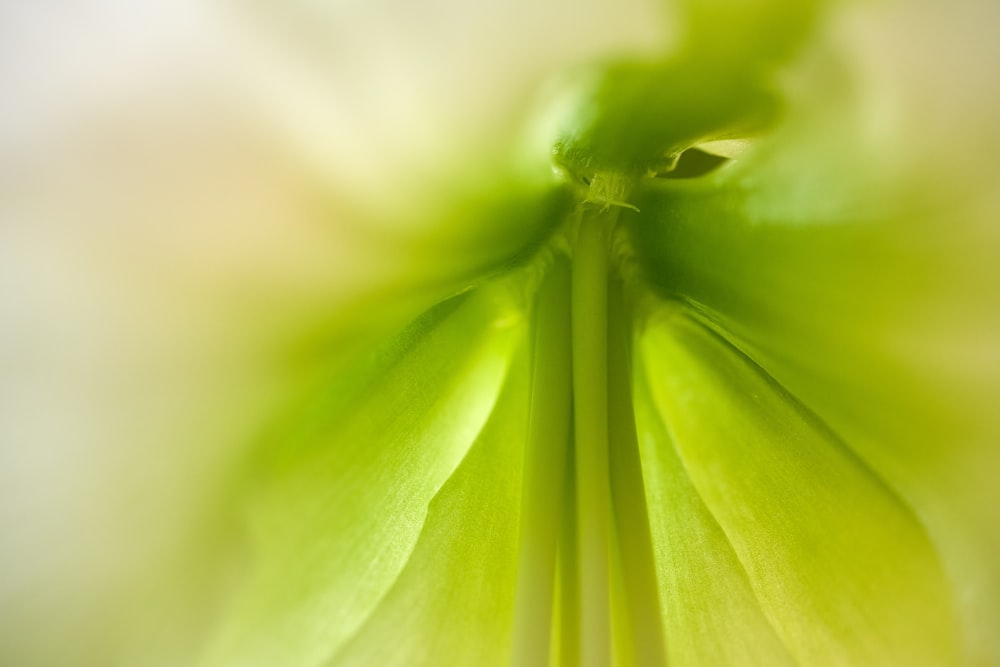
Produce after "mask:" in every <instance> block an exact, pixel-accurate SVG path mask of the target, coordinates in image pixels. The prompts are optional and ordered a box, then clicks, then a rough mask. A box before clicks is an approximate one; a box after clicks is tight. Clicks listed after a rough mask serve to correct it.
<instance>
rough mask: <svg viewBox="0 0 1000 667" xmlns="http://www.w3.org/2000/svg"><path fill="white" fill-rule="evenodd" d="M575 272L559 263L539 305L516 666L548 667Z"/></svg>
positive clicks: (516, 615) (567, 414)
mask: <svg viewBox="0 0 1000 667" xmlns="http://www.w3.org/2000/svg"><path fill="white" fill-rule="evenodd" d="M569 296H570V268H569V261H568V260H567V259H566V258H565V257H557V258H556V259H555V261H554V263H553V266H552V267H551V268H550V270H549V271H548V274H547V275H546V278H545V280H544V282H543V283H542V286H541V288H540V290H539V294H538V298H537V301H536V304H535V312H536V316H535V322H536V325H535V331H534V346H533V350H532V354H533V357H534V360H533V363H532V368H533V371H532V373H533V375H532V386H531V412H530V417H529V426H528V428H529V432H528V439H527V445H526V447H527V448H526V451H525V462H524V482H523V491H522V495H521V498H522V501H521V535H520V540H521V541H520V552H519V554H518V579H517V591H516V597H515V602H514V637H513V648H512V652H511V665H514V666H517V667H536V666H537V667H545V666H546V665H547V664H548V660H549V650H550V649H549V642H550V633H551V626H552V602H553V600H552V597H553V594H554V589H555V568H556V548H557V541H558V539H559V534H560V525H561V523H562V522H563V521H565V520H566V517H565V516H564V515H563V512H562V508H563V506H564V505H565V502H564V492H563V488H564V486H565V477H566V475H567V455H568V450H569V441H570V426H571V407H572V396H571V390H572V387H571V377H572V359H571V355H570V346H569V345H568V341H569V339H570V335H571V332H570V298H569Z"/></svg>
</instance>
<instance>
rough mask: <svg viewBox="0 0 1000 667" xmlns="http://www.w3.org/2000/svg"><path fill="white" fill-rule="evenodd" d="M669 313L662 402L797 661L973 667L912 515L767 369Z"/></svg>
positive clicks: (652, 329) (680, 447)
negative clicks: (964, 665) (964, 657)
mask: <svg viewBox="0 0 1000 667" xmlns="http://www.w3.org/2000/svg"><path fill="white" fill-rule="evenodd" d="M664 310H665V312H663V313H661V314H660V315H659V316H657V317H655V319H653V320H652V321H651V322H650V323H649V325H648V329H647V331H646V332H645V333H644V334H643V336H642V343H641V354H642V358H643V359H644V360H645V362H646V374H647V378H648V380H649V383H650V389H651V392H652V396H653V400H654V402H655V404H656V406H657V407H658V408H659V412H660V414H661V416H662V418H663V420H664V424H665V426H666V428H667V430H668V432H669V433H670V439H671V441H672V442H673V443H674V444H675V446H676V448H677V452H678V454H679V455H680V459H681V460H682V461H683V463H684V468H685V470H686V471H687V474H688V475H689V477H690V480H691V483H692V484H693V486H694V488H696V489H697V491H698V493H699V494H700V496H701V498H702V499H703V500H704V502H705V506H706V507H707V508H708V510H709V511H710V512H711V513H712V515H713V516H714V517H715V520H716V521H718V525H719V527H720V528H721V529H722V531H723V532H724V533H725V535H726V538H728V541H729V543H730V544H731V545H732V549H733V551H734V552H735V554H736V556H737V557H738V558H739V561H740V563H741V564H742V566H743V568H744V569H745V570H746V573H747V576H748V579H749V582H750V585H751V587H752V588H753V591H754V593H755V594H756V596H757V599H758V600H759V602H760V606H761V610H762V611H763V613H764V615H765V616H766V617H767V618H768V620H769V621H770V622H771V624H772V625H773V626H774V629H775V631H776V632H777V634H778V636H779V637H780V638H781V639H782V641H783V642H784V643H785V645H786V646H787V648H788V650H789V652H790V653H791V655H792V656H793V657H794V658H795V659H796V660H797V661H798V662H800V663H801V664H804V665H885V664H907V665H928V667H930V666H931V665H937V666H941V665H954V664H960V663H959V651H958V648H957V646H958V641H957V638H956V637H957V633H956V623H955V617H954V614H953V611H952V608H953V600H952V597H951V591H950V589H949V587H948V585H947V582H946V580H945V577H944V574H943V571H942V569H941V567H940V564H939V562H938V560H937V555H936V553H935V552H934V549H933V547H932V545H931V542H930V540H929V539H928V537H927V535H926V534H925V531H924V529H923V526H922V525H921V524H920V522H919V521H918V519H917V517H916V515H915V514H914V513H913V512H912V510H911V509H910V508H909V507H907V506H906V504H905V503H904V502H903V501H902V500H901V499H900V498H899V497H898V496H896V494H895V493H894V492H893V491H892V489H891V488H889V487H888V486H886V485H885V483H884V481H883V480H881V479H880V478H878V477H877V476H876V475H875V474H874V473H873V472H872V471H871V470H869V469H868V468H866V467H865V465H864V464H863V463H862V462H861V461H860V460H859V459H858V458H856V457H855V456H854V454H853V453H852V452H851V451H850V450H849V449H848V448H847V447H846V446H845V445H844V444H843V442H842V441H840V439H839V438H838V437H837V435H836V434H834V433H833V432H831V431H830V430H829V428H827V427H826V426H825V425H824V424H822V422H820V421H819V420H818V419H817V418H816V417H815V415H813V414H812V413H810V412H809V411H808V409H807V408H806V407H805V406H803V405H801V404H800V403H798V402H797V401H796V400H795V399H794V398H793V397H791V396H790V395H789V394H788V393H787V392H786V391H785V390H784V389H782V388H781V387H780V386H779V385H778V384H777V383H776V382H775V381H774V380H773V379H772V378H770V377H769V376H768V375H767V374H766V373H765V372H764V371H763V370H762V369H761V368H760V367H758V366H757V365H756V364H754V363H753V362H752V361H751V360H750V359H748V358H747V357H746V356H744V355H743V354H742V353H740V352H739V351H738V350H736V349H735V348H734V347H732V345H731V344H730V343H728V342H726V341H725V340H723V339H722V338H721V337H720V336H718V335H717V334H715V333H714V332H712V331H711V330H709V329H708V328H706V327H705V326H704V325H703V324H700V323H699V322H698V321H697V319H695V317H694V316H693V315H692V314H691V313H690V312H689V311H688V310H687V309H685V308H684V307H682V306H677V307H675V308H672V309H671V308H669V307H666V308H665V309H664Z"/></svg>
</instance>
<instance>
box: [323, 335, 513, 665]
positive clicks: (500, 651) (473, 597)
mask: <svg viewBox="0 0 1000 667" xmlns="http://www.w3.org/2000/svg"><path fill="white" fill-rule="evenodd" d="M525 352H526V349H524V348H523V347H522V348H521V349H519V350H517V351H515V352H514V354H515V357H514V359H513V360H512V361H511V368H510V371H509V373H508V375H507V378H506V380H505V385H504V388H503V390H502V392H501V394H500V397H499V398H498V400H497V403H496V406H495V408H494V410H493V413H492V415H491V416H490V418H489V421H488V422H487V423H486V425H485V426H484V427H483V430H482V432H481V433H480V434H479V437H478V439H477V440H476V442H475V444H474V445H473V446H472V448H471V449H470V450H469V452H468V454H467V455H466V457H465V459H464V460H463V461H462V463H461V465H460V466H459V467H458V469H457V470H455V472H454V474H453V475H452V476H451V477H450V478H449V480H448V482H447V483H446V484H445V485H444V486H443V487H442V488H441V490H440V491H439V492H438V494H437V495H436V496H435V497H434V499H433V500H432V501H431V503H430V507H429V509H428V513H427V520H426V522H425V523H424V529H423V532H422V533H421V535H420V540H419V541H418V542H417V544H416V547H415V549H414V551H413V554H412V555H411V556H410V559H409V560H408V562H407V564H406V568H405V569H404V570H403V571H402V573H401V574H400V576H399V578H398V579H397V581H396V583H395V585H394V586H393V587H392V589H391V590H390V591H389V592H388V593H387V594H386V595H385V597H384V598H383V600H382V602H381V603H380V604H379V605H378V607H377V608H376V609H375V610H374V611H373V612H372V614H371V615H370V617H369V618H368V620H367V621H366V623H365V624H364V625H363V626H362V627H361V628H359V630H358V631H357V633H356V634H355V635H354V636H353V637H352V638H351V640H350V641H349V642H347V644H346V645H345V646H344V647H343V648H342V649H341V650H340V651H338V652H337V653H336V656H335V657H334V658H333V660H332V661H330V662H329V663H328V664H330V665H336V666H344V667H347V666H351V665H357V666H358V667H365V666H367V665H386V666H387V667H388V666H391V665H399V666H400V667H404V666H406V667H409V666H411V665H412V666H414V667H416V666H419V665H427V666H429V667H430V666H435V665H440V664H441V663H442V661H444V662H447V663H449V664H454V665H483V666H484V667H486V666H488V665H495V666H497V667H499V666H501V665H506V664H508V662H507V661H508V656H509V652H510V647H511V632H512V620H513V611H514V593H515V590H516V581H517V562H518V560H517V548H518V526H519V521H518V509H519V507H520V505H521V498H520V493H521V471H522V465H521V464H522V455H523V453H524V435H525V433H526V431H527V428H528V426H527V419H528V400H527V398H528V395H529V383H528V372H527V371H528V368H527V364H526V361H527V359H526V355H525Z"/></svg>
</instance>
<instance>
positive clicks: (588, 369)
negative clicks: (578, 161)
mask: <svg viewBox="0 0 1000 667" xmlns="http://www.w3.org/2000/svg"><path fill="white" fill-rule="evenodd" d="M615 216H617V210H612V209H609V208H608V207H602V208H598V207H596V206H587V205H585V206H584V209H583V210H582V212H581V221H580V225H579V229H578V233H577V238H576V245H575V248H574V253H573V278H572V322H573V343H572V348H573V403H574V405H573V407H574V425H575V434H574V439H575V443H576V450H575V453H576V484H577V506H576V515H577V539H578V545H579V546H578V548H579V552H578V553H579V555H580V561H579V576H580V664H581V666H582V667H607V665H610V664H611V641H610V634H611V632H610V619H609V604H610V596H609V583H610V577H609V574H610V570H609V567H610V549H611V544H610V535H611V489H610V481H609V473H608V363H607V362H608V350H607V337H608V328H607V321H608V320H607V306H608V303H607V298H608V248H609V244H608V238H609V234H610V229H611V227H612V225H613V223H614V217H615Z"/></svg>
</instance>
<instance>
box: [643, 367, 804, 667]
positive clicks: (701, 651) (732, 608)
mask: <svg viewBox="0 0 1000 667" xmlns="http://www.w3.org/2000/svg"><path fill="white" fill-rule="evenodd" d="M640 368H641V367H640ZM647 382H648V381H647V378H646V371H645V370H644V369H643V370H639V371H638V372H637V377H636V399H635V413H636V424H637V428H638V431H639V442H640V452H641V456H642V475H643V482H644V484H645V487H646V500H647V506H648V512H649V515H650V526H651V529H652V537H653V548H654V553H655V554H656V573H657V579H658V581H659V592H660V605H661V609H662V612H661V616H660V618H661V619H662V621H661V622H662V623H663V631H664V634H665V636H666V638H667V641H666V645H667V656H668V660H669V664H671V665H676V666H677V667H699V666H701V665H717V666H718V667H726V666H727V665H731V666H733V667H739V666H741V665H747V666H750V665H760V666H761V667H772V666H773V667H779V666H780V665H795V664H796V662H795V660H793V659H792V657H791V655H789V653H788V651H787V649H786V648H785V646H784V644H783V643H782V642H781V640H780V639H779V638H778V635H777V634H775V632H774V629H773V628H772V627H771V625H770V622H769V621H768V620H767V618H766V617H765V616H764V614H763V613H762V611H761V607H760V603H759V602H758V601H757V597H756V595H755V594H754V592H753V589H752V588H751V586H750V581H749V579H748V578H747V574H746V572H745V571H744V569H743V566H742V565H741V564H740V561H739V559H738V558H737V556H736V553H735V552H734V551H733V547H732V546H731V545H730V543H729V541H728V540H727V538H726V534H725V533H724V532H723V531H722V529H721V528H720V527H719V524H718V522H717V521H716V520H715V518H714V517H713V516H712V513H711V512H710V511H709V509H708V507H706V506H705V503H704V501H703V500H702V499H701V496H700V495H699V493H698V491H697V490H696V489H695V487H694V486H693V485H692V483H691V480H690V479H689V478H688V474H687V472H686V471H685V469H684V466H683V464H682V463H681V460H680V458H679V457H678V455H677V453H676V452H675V451H674V444H673V442H671V440H670V436H669V435H668V433H667V431H666V429H665V427H664V425H663V422H662V417H661V416H660V413H659V408H658V407H657V406H656V405H655V404H654V403H653V399H652V396H651V395H650V392H649V388H648V386H647Z"/></svg>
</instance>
